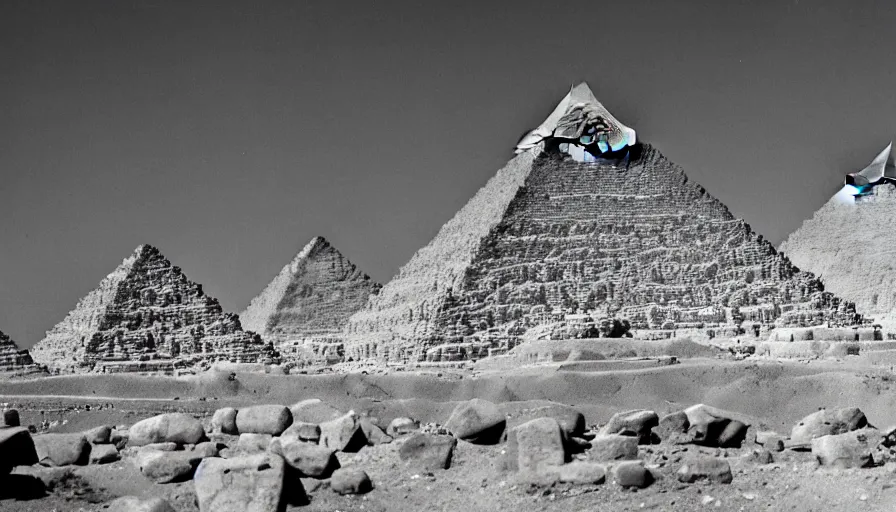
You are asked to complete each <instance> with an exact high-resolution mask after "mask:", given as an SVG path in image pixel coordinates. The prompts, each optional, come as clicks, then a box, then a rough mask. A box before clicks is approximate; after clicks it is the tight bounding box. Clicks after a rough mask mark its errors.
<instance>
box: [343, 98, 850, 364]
mask: <svg viewBox="0 0 896 512" xmlns="http://www.w3.org/2000/svg"><path fill="white" fill-rule="evenodd" d="M583 110H584V111H587V115H580V111H583ZM577 116H578V117H577ZM571 119H572V120H573V121H575V123H573V124H575V126H576V128H575V130H572V131H568V130H566V129H565V128H563V127H564V126H566V123H567V121H569V120H571ZM577 119H578V120H581V121H582V122H578V121H576V120H577ZM576 123H577V124H576ZM533 134H534V135H533ZM530 135H532V136H531V137H529V136H527V137H525V138H524V140H523V142H526V144H523V143H522V142H521V144H520V146H518V148H517V150H518V151H517V155H516V156H515V157H514V158H513V159H512V160H510V161H509V162H508V163H507V165H506V166H505V167H504V168H503V169H501V170H499V171H498V173H497V174H496V175H495V176H494V177H493V178H492V179H491V180H489V182H488V183H486V185H485V186H484V187H483V188H482V189H480V190H479V192H477V193H476V195H475V196H474V197H473V198H472V199H471V200H470V201H469V202H468V203H467V205H466V206H465V207H464V208H463V209H461V210H460V211H459V212H458V213H457V214H456V215H455V216H454V218H452V219H451V220H450V221H448V222H447V223H446V224H445V225H444V226H443V227H442V229H441V230H440V231H439V232H438V234H437V235H436V237H435V238H434V239H433V240H432V241H431V242H430V243H429V244H428V245H426V246H425V247H423V248H422V249H420V250H419V251H417V253H416V254H415V255H414V256H413V258H411V260H410V261H409V262H408V263H407V264H405V265H404V266H403V267H402V268H401V269H400V271H399V272H398V274H397V275H396V276H395V277H394V278H393V279H392V280H391V281H390V282H389V283H387V284H386V285H385V286H384V287H383V289H382V290H381V291H380V293H379V294H378V295H377V296H376V297H374V298H373V299H371V301H370V303H369V304H368V305H367V306H366V307H365V308H364V309H362V310H361V311H359V312H358V313H356V314H355V315H353V316H352V317H351V319H350V320H349V324H348V326H347V328H346V358H347V359H351V360H353V361H358V360H366V359H378V360H384V359H385V360H389V361H398V362H406V363H417V362H420V361H427V362H446V361H458V360H466V359H478V358H482V357H486V356H490V355H496V354H501V353H504V352H506V351H507V350H508V349H510V348H512V347H513V346H514V345H516V344H517V343H519V342H521V341H523V340H525V339H532V338H536V339H538V338H549V339H562V338H564V337H565V338H572V337H578V336H583V337H585V336H587V337H590V336H592V335H593V332H594V331H595V330H598V331H599V329H600V328H602V327H603V325H604V321H603V320H604V319H613V318H621V319H627V320H629V321H630V324H631V328H632V333H633V334H634V335H635V336H637V337H641V338H643V339H661V338H668V337H673V336H692V337H694V338H697V339H711V338H713V337H723V336H725V337H734V336H739V335H741V334H743V333H744V332H747V333H749V335H750V337H755V338H757V339H765V338H767V337H768V336H769V335H770V331H771V330H773V329H779V328H790V329H805V328H811V327H812V326H820V325H828V324H832V325H853V324H855V323H856V322H857V321H859V320H860V317H859V316H858V315H856V313H855V310H854V308H853V306H852V305H851V304H849V303H848V302H846V301H842V300H840V299H839V298H838V297H836V296H834V295H832V294H831V293H827V292H825V291H824V287H823V286H822V284H821V282H820V281H819V280H818V279H816V278H815V277H814V276H813V275H812V274H809V273H807V272H802V271H800V269H798V268H797V267H795V266H794V265H793V264H792V263H791V262H790V261H789V260H788V259H787V258H786V257H784V256H783V255H782V254H780V253H778V252H777V251H776V250H775V248H774V247H773V246H772V245H771V244H770V243H768V241H766V240H765V239H763V238H762V237H761V236H760V235H758V234H756V233H755V232H754V231H753V230H752V229H751V228H750V226H749V225H747V224H746V222H744V221H743V220H742V219H737V218H735V217H734V216H733V215H731V213H730V212H729V210H728V208H726V207H725V205H723V204H722V203H721V202H719V201H718V200H717V199H715V198H714V197H712V196H711V195H710V194H709V193H707V192H706V190H705V189H704V188H703V187H701V186H700V185H699V184H697V183H695V182H693V181H691V180H690V179H689V178H688V177H687V176H686V175H685V173H684V171H683V170H682V169H681V168H680V167H679V166H677V165H675V164H674V163H672V162H670V161H669V160H668V159H666V158H665V157H664V156H663V155H662V154H661V153H660V151H659V150H657V149H656V148H654V147H652V146H650V145H648V144H639V143H637V142H635V138H634V130H632V129H630V128H627V127H625V126H624V125H622V124H621V123H620V122H619V121H618V120H616V119H615V118H614V117H613V116H612V115H611V114H609V112H607V111H606V109H605V108H604V107H603V105H600V104H599V103H598V102H597V100H594V99H593V95H591V93H590V90H589V89H587V86H579V87H577V88H573V90H572V91H570V93H569V94H568V95H567V96H566V98H564V100H563V101H561V102H560V105H559V106H558V107H557V109H555V110H554V112H553V113H552V114H551V115H550V116H549V117H548V119H547V120H546V121H545V123H544V124H542V125H541V126H540V127H538V128H536V129H535V130H533V131H532V132H531V133H530ZM586 135H589V136H590V137H585V136H586ZM576 136H578V138H575V137H576ZM601 137H603V138H601ZM601 140H603V141H605V142H608V143H609V144H608V145H610V146H611V147H609V151H604V148H594V147H593V146H594V145H595V144H596V141H601ZM573 146H575V150H573ZM582 152H586V153H587V154H588V155H590V158H587V157H586V158H581V155H582ZM589 324H590V327H589ZM598 326H600V327H598Z"/></svg>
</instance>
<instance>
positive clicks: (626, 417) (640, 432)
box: [598, 409, 660, 444]
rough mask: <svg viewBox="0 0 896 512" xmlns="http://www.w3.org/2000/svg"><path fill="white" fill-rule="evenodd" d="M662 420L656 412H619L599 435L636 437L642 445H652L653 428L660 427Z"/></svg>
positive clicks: (639, 410) (636, 410)
mask: <svg viewBox="0 0 896 512" xmlns="http://www.w3.org/2000/svg"><path fill="white" fill-rule="evenodd" d="M659 422H660V418H659V416H658V415H657V414H656V413H655V412H654V411H648V410H645V409H635V410H631V411H625V412H618V413H616V414H614V415H613V417H612V418H610V421H608V422H607V424H606V425H604V426H603V427H601V429H600V431H599V432H598V433H599V434H604V435H610V434H619V435H624V436H634V437H637V438H638V442H639V443H641V444H649V443H650V433H651V430H653V427H655V426H657V425H659Z"/></svg>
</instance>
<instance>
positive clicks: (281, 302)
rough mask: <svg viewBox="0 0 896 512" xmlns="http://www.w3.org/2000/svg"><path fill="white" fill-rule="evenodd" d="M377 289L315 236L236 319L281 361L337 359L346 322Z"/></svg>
mask: <svg viewBox="0 0 896 512" xmlns="http://www.w3.org/2000/svg"><path fill="white" fill-rule="evenodd" d="M379 289H380V284H379V283H376V282H375V281H373V280H372V279H371V278H370V277H369V276H368V275H367V274H365V273H363V272H362V271H361V270H359V269H358V267H356V266H355V265H354V264H353V263H352V262H350V261H349V260H348V259H346V258H345V257H344V256H343V255H342V254H340V252H339V251H338V250H336V248H334V247H333V246H332V245H330V243H329V242H327V241H326V240H325V239H324V238H323V237H315V238H314V239H312V240H311V241H310V242H308V244H307V245H305V247H304V248H303V249H302V250H301V252H299V254H297V255H296V257H295V258H293V260H292V261H291V262H289V263H288V264H287V265H286V266H285V267H283V270H281V271H280V273H279V274H277V276H276V277H275V278H274V280H273V281H271V283H270V284H268V286H267V287H266V288H265V289H264V290H263V291H262V292H261V293H260V294H259V295H258V296H257V297H255V298H254V299H252V301H251V302H250V303H249V307H247V308H246V310H245V311H244V312H242V313H241V314H240V318H241V319H242V323H243V327H245V328H247V329H250V330H252V331H255V332H257V333H259V334H260V335H261V336H262V338H263V339H264V340H265V341H268V342H273V343H274V345H275V346H276V347H277V348H278V350H279V351H280V352H281V354H283V356H284V357H285V358H286V359H290V360H298V361H309V360H312V361H317V362H325V361H327V360H331V361H335V360H341V358H342V331H343V329H344V328H345V323H346V321H347V320H348V317H349V316H351V315H352V314H353V313H355V312H356V311H358V310H359V309H361V308H362V307H363V306H364V305H365V304H367V301H368V299H369V298H370V296H371V295H373V294H376V293H377V292H378V291H379Z"/></svg>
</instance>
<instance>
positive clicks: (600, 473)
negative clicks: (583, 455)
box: [557, 460, 607, 485]
mask: <svg viewBox="0 0 896 512" xmlns="http://www.w3.org/2000/svg"><path fill="white" fill-rule="evenodd" d="M557 470H558V476H559V481H560V482H563V483H569V484H578V485H587V484H602V483H604V480H606V478H607V469H606V468H605V467H604V466H603V465H601V464H596V463H594V462H586V461H581V460H574V461H572V462H570V463H569V464H564V465H562V466H560V467H559V468H557Z"/></svg>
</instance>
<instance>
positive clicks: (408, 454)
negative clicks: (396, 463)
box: [398, 434, 457, 471]
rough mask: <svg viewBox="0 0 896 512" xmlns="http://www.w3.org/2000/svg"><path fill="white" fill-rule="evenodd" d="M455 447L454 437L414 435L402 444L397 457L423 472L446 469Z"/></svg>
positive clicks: (455, 439) (455, 440)
mask: <svg viewBox="0 0 896 512" xmlns="http://www.w3.org/2000/svg"><path fill="white" fill-rule="evenodd" d="M456 446H457V438H455V437H454V436H440V435H432V434H414V435H412V436H411V437H409V438H407V440H405V442H404V443H402V445H401V448H399V449H398V456H399V458H400V459H401V460H403V461H407V462H408V463H410V464H411V465H413V466H415V467H417V468H419V469H422V470H425V471H434V470H436V469H448V468H449V467H451V457H452V456H453V455H454V448H455V447H456Z"/></svg>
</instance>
